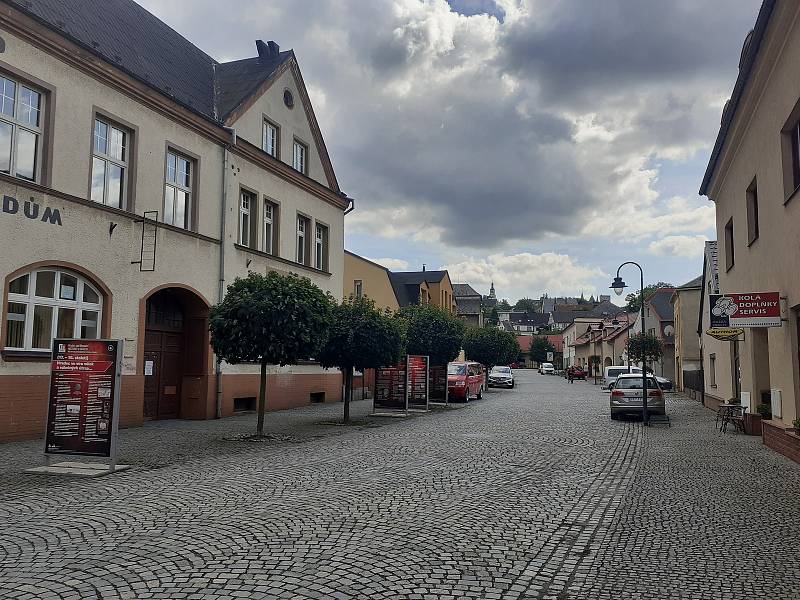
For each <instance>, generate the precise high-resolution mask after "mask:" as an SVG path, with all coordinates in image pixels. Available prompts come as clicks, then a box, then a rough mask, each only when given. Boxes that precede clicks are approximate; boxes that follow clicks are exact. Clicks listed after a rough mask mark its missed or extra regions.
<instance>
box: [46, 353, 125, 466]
mask: <svg viewBox="0 0 800 600" xmlns="http://www.w3.org/2000/svg"><path fill="white" fill-rule="evenodd" d="M121 357H122V348H121V342H119V341H117V340H72V339H56V340H53V353H52V361H51V365H50V397H49V403H48V404H49V406H48V414H47V435H46V441H45V453H46V454H79V455H83V456H106V457H112V456H113V455H114V452H115V450H116V448H115V445H116V444H115V435H116V429H117V421H118V419H119V391H120V390H119V386H120V360H121Z"/></svg>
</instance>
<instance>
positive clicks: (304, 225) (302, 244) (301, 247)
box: [295, 215, 310, 265]
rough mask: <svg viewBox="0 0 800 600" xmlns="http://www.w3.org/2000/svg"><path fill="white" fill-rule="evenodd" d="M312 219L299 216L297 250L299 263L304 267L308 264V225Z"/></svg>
mask: <svg viewBox="0 0 800 600" xmlns="http://www.w3.org/2000/svg"><path fill="white" fill-rule="evenodd" d="M309 221H310V219H309V218H308V217H304V216H303V215H297V248H296V250H295V252H296V258H297V263H298V264H301V265H304V264H306V262H305V260H306V258H307V257H306V253H307V249H306V242H307V240H306V236H307V235H308V223H309Z"/></svg>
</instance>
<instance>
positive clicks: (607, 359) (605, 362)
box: [603, 356, 613, 367]
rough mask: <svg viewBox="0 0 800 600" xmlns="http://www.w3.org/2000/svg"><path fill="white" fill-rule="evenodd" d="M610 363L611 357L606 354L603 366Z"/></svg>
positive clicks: (607, 365)
mask: <svg viewBox="0 0 800 600" xmlns="http://www.w3.org/2000/svg"><path fill="white" fill-rule="evenodd" d="M612 364H613V363H612V361H611V357H610V356H606V358H605V360H604V361H603V366H604V367H610V366H611V365H612Z"/></svg>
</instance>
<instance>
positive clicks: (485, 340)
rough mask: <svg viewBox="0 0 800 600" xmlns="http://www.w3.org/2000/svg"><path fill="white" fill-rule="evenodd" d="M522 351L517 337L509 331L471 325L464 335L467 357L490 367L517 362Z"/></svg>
mask: <svg viewBox="0 0 800 600" xmlns="http://www.w3.org/2000/svg"><path fill="white" fill-rule="evenodd" d="M521 352H522V351H521V350H520V347H519V343H518V342H517V337H516V336H515V335H514V334H513V333H511V332H509V331H502V330H501V329H497V328H490V327H484V328H482V329H481V328H479V327H470V328H468V329H467V332H466V334H465V335H464V354H465V355H466V357H467V359H468V360H474V361H475V362H479V363H481V364H483V365H486V366H488V367H493V366H495V365H508V364H510V363H512V362H516V361H517V360H519V357H520V354H521Z"/></svg>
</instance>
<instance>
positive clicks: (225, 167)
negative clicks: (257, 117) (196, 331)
mask: <svg viewBox="0 0 800 600" xmlns="http://www.w3.org/2000/svg"><path fill="white" fill-rule="evenodd" d="M223 129H225V131H227V132H228V133H230V135H231V141H230V143H229V144H226V145H225V146H224V147H223V149H222V152H223V155H222V201H221V204H220V224H219V240H220V243H219V289H218V291H217V301H218V302H222V299H223V298H224V296H225V244H226V243H227V242H226V240H225V222H226V220H227V218H226V217H227V214H226V210H227V207H228V171H229V170H230V169H229V168H228V167H229V165H230V159H229V156H230V149H231V148H232V147H233V146H235V145H236V129H234V128H233V127H223ZM215 362H216V369H215V372H216V414H215V418H217V419H221V418H222V361H221V360H220V358H219V356H217V357H216V361H215Z"/></svg>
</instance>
